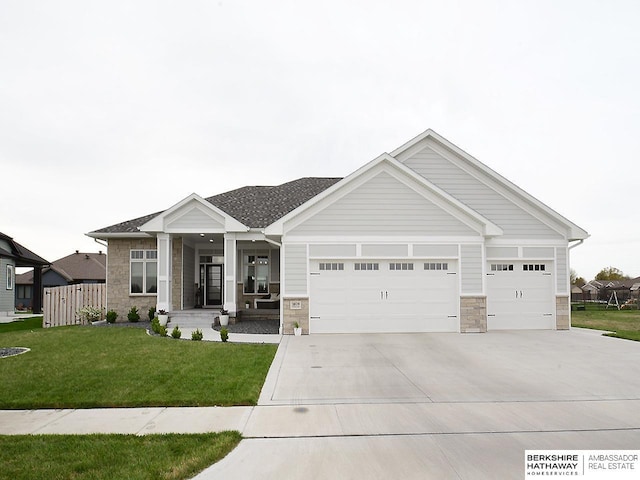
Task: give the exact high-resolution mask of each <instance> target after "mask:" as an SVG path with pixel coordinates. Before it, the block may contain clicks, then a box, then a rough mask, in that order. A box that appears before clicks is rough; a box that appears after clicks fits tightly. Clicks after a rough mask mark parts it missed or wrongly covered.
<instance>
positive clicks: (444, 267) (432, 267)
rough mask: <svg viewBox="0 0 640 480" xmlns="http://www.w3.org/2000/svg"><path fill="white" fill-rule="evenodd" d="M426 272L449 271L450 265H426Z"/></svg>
mask: <svg viewBox="0 0 640 480" xmlns="http://www.w3.org/2000/svg"><path fill="white" fill-rule="evenodd" d="M424 269H425V270H449V264H448V263H425V264H424Z"/></svg>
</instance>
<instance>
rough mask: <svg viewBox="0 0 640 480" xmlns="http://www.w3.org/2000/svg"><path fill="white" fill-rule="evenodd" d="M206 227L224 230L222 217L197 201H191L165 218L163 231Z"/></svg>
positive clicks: (191, 229) (198, 230) (193, 229)
mask: <svg viewBox="0 0 640 480" xmlns="http://www.w3.org/2000/svg"><path fill="white" fill-rule="evenodd" d="M203 227H206V228H207V229H214V230H220V231H221V232H223V231H224V217H223V216H222V215H219V214H218V213H216V212H212V211H211V210H209V211H205V209H204V208H203V207H202V206H201V205H200V204H198V203H192V204H191V205H187V206H185V207H183V208H182V209H180V210H178V211H176V212H173V214H171V215H169V216H168V217H167V218H166V219H165V231H166V232H171V231H183V232H184V231H197V232H198V233H199V232H200V230H201V229H202V228H203Z"/></svg>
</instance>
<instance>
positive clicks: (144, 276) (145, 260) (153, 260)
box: [129, 248, 158, 297]
mask: <svg viewBox="0 0 640 480" xmlns="http://www.w3.org/2000/svg"><path fill="white" fill-rule="evenodd" d="M132 252H143V254H142V258H131V256H132ZM147 252H155V253H156V258H147ZM134 263H142V264H143V266H142V292H135V293H134V292H132V291H131V279H132V268H133V264H134ZM147 263H155V264H156V291H155V293H146V291H147ZM129 295H130V296H133V297H149V296H152V297H157V296H158V250H157V249H155V248H132V249H131V250H129Z"/></svg>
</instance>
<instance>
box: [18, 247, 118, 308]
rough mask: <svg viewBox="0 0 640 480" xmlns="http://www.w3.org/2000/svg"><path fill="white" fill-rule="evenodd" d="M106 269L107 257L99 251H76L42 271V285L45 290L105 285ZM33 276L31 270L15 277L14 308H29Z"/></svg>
mask: <svg viewBox="0 0 640 480" xmlns="http://www.w3.org/2000/svg"><path fill="white" fill-rule="evenodd" d="M106 268H107V256H106V255H105V254H104V253H102V252H101V251H100V252H98V253H82V252H80V251H78V250H76V251H75V253H72V254H71V255H67V256H66V257H64V258H61V259H59V260H56V261H54V262H53V263H51V265H50V266H49V267H47V268H45V269H44V270H42V285H43V287H45V288H46V287H58V286H61V285H74V284H77V283H105V281H106V271H107V270H106ZM33 274H34V272H33V270H32V271H29V272H26V273H23V274H20V275H16V299H15V305H16V308H20V307H27V308H28V307H30V306H31V302H32V299H33V293H32V292H33Z"/></svg>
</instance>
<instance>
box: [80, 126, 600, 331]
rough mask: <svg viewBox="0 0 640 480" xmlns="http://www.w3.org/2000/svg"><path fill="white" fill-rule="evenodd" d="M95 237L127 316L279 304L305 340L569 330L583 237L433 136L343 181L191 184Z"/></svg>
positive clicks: (283, 322) (112, 303)
mask: <svg viewBox="0 0 640 480" xmlns="http://www.w3.org/2000/svg"><path fill="white" fill-rule="evenodd" d="M88 235H89V236H91V237H93V238H98V239H102V240H105V241H107V242H108V254H109V262H108V266H107V288H108V303H109V308H114V309H115V310H117V311H118V312H119V313H120V314H121V315H122V314H123V313H125V312H126V311H127V310H128V309H129V308H130V307H131V306H132V305H137V306H138V307H142V308H147V307H149V306H156V307H157V308H158V309H165V310H169V311H174V312H175V311H179V310H188V309H190V308H193V306H194V305H195V304H197V303H201V304H202V305H204V306H205V307H206V306H210V307H212V308H221V307H224V308H226V309H227V310H229V311H230V312H231V313H232V314H235V313H237V312H238V311H239V310H242V309H244V308H246V307H247V305H249V307H250V308H252V307H253V306H256V305H258V304H257V302H255V300H257V299H258V300H267V299H270V300H275V301H277V302H278V303H279V306H280V328H281V331H282V332H283V333H291V330H292V326H293V323H294V322H298V323H300V325H301V326H302V327H303V331H304V333H310V334H314V333H328V332H336V333H339V332H345V333H348V332H485V331H487V330H499V329H568V328H570V308H569V306H570V294H571V292H570V287H569V250H570V247H571V246H575V245H578V244H579V243H581V242H582V241H583V240H584V239H586V238H587V237H588V234H587V232H586V231H585V230H583V229H582V228H580V227H579V226H577V225H575V224H574V223H572V222H570V221H569V220H567V219H566V218H564V217H563V216H561V215H560V214H558V213H557V212H555V211H554V210H552V209H551V208H549V207H547V206H546V205H544V204H543V203H542V202H540V201H539V200H537V199H535V198H534V197H532V196H531V195H529V194H528V193H526V192H525V191H523V190H522V189H520V188H519V187H517V186H516V185H514V184H513V183H511V182H509V181H508V180H507V179H505V178H504V177H502V176H500V175H499V174H498V173H496V172H494V171H493V170H491V169H490V168H489V167H487V166H486V165H484V164H482V163H481V162H479V161H478V160H477V159H475V158H473V157H472V156H471V155H469V154H468V153H466V152H464V151H462V150H461V149H459V148H458V147H456V146H455V145H454V144H452V143H451V142H449V141H448V140H446V139H444V138H443V137H441V136H440V135H438V134H437V133H435V132H434V131H432V130H427V131H425V132H424V133H422V134H420V135H418V136H417V137H415V138H413V139H412V140H410V141H409V142H407V143H406V144H404V145H402V146H400V147H399V148H397V149H396V150H394V151H392V152H391V153H384V154H382V155H380V156H379V157H377V158H375V159H374V160H372V161H370V162H369V163H367V164H366V165H364V166H363V167H362V168H360V169H358V170H356V171H355V172H353V173H352V174H351V175H349V176H347V177H345V178H342V179H338V178H301V179H298V180H294V181H292V182H288V183H285V184H283V185H279V186H273V187H257V186H249V187H245V188H241V189H238V190H234V191H231V192H226V193H222V194H219V195H216V196H213V197H208V198H203V197H201V196H199V195H197V194H195V193H194V194H192V195H189V196H188V197H186V198H185V199H184V200H182V201H181V202H179V203H177V204H176V205H173V206H169V207H168V208H167V209H166V210H163V211H161V212H158V213H154V214H150V215H147V216H145V217H141V218H136V219H133V220H127V221H125V222H122V223H119V224H116V225H112V226H109V227H105V228H101V229H99V230H96V231H93V232H90V233H89V234H88Z"/></svg>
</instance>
